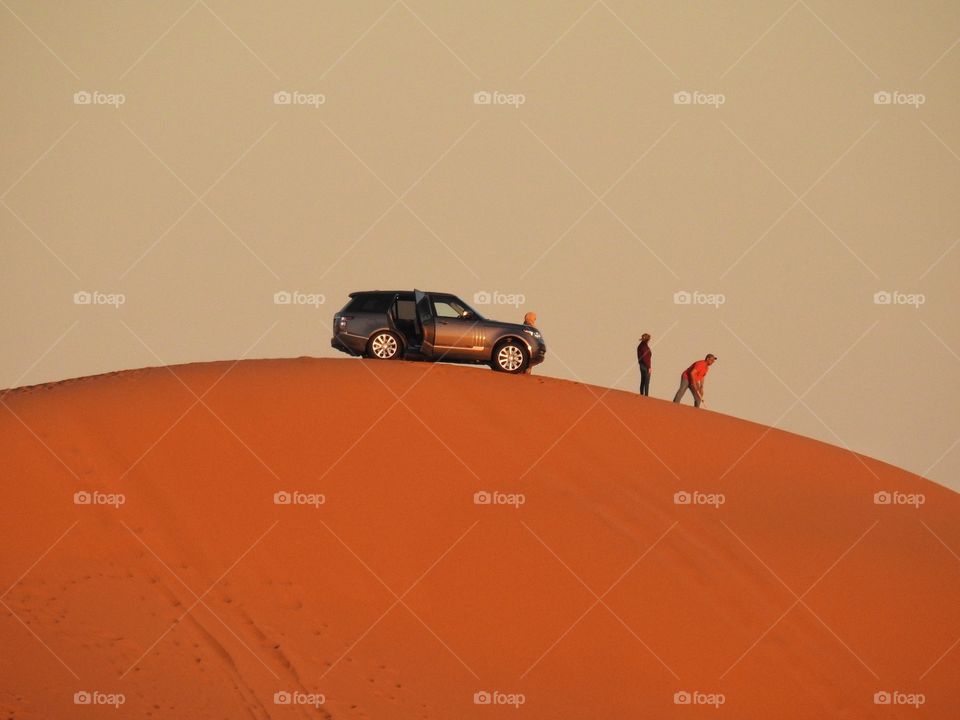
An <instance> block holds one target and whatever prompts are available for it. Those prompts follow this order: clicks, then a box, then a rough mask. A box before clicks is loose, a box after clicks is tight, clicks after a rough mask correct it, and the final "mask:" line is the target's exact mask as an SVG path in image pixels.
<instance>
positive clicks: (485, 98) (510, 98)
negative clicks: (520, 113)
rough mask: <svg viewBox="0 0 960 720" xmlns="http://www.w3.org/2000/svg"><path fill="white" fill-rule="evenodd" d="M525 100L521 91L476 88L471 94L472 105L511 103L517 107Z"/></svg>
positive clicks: (525, 97)
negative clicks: (507, 91) (509, 91)
mask: <svg viewBox="0 0 960 720" xmlns="http://www.w3.org/2000/svg"><path fill="white" fill-rule="evenodd" d="M526 101H527V96H526V95H524V94H523V93H505V92H500V91H499V90H478V91H477V92H475V93H474V94H473V104H474V105H511V106H513V107H514V108H519V107H520V106H521V105H523V104H524V103H525V102H526Z"/></svg>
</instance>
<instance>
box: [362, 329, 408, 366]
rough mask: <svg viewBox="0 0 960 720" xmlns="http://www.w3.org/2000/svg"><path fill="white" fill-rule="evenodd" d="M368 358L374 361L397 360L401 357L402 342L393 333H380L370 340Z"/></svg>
mask: <svg viewBox="0 0 960 720" xmlns="http://www.w3.org/2000/svg"><path fill="white" fill-rule="evenodd" d="M367 357H369V358H373V359H374V360H396V359H397V358H399V357H400V340H399V339H398V338H397V336H396V335H394V334H393V333H391V332H379V333H377V334H376V335H374V336H373V337H372V338H370V342H369V344H368V345H367Z"/></svg>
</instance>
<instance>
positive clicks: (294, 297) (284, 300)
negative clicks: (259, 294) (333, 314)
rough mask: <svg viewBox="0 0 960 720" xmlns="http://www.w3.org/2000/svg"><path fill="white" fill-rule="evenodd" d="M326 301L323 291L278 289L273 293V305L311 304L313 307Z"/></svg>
mask: <svg viewBox="0 0 960 720" xmlns="http://www.w3.org/2000/svg"><path fill="white" fill-rule="evenodd" d="M326 301H327V296H326V295H324V294H323V293H306V292H300V291H299V290H294V291H292V292H289V291H287V290H278V291H277V292H275V293H274V294H273V304H274V305H311V306H313V307H315V308H318V307H320V306H321V305H323V304H324V303H325V302H326Z"/></svg>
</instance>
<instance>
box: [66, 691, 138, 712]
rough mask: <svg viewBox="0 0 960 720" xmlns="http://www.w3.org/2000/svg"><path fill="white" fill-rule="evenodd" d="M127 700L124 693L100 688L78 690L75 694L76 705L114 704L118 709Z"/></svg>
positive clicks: (74, 702) (74, 701)
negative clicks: (101, 690)
mask: <svg viewBox="0 0 960 720" xmlns="http://www.w3.org/2000/svg"><path fill="white" fill-rule="evenodd" d="M126 701H127V697H126V696H125V695H124V694H123V693H105V692H100V691H99V690H78V691H77V692H75V693H74V694H73V704H74V705H112V706H113V708H114V709H115V710H116V709H117V708H119V707H120V706H121V705H123V704H124V703H125V702H126Z"/></svg>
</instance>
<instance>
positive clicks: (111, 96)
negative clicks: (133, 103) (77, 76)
mask: <svg viewBox="0 0 960 720" xmlns="http://www.w3.org/2000/svg"><path fill="white" fill-rule="evenodd" d="M126 102H127V96H126V95H124V94H123V93H105V92H100V91H99V90H77V92H75V93H74V94H73V104H74V105H111V106H112V107H113V108H114V109H119V108H120V106H121V105H123V104H124V103H126Z"/></svg>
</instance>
